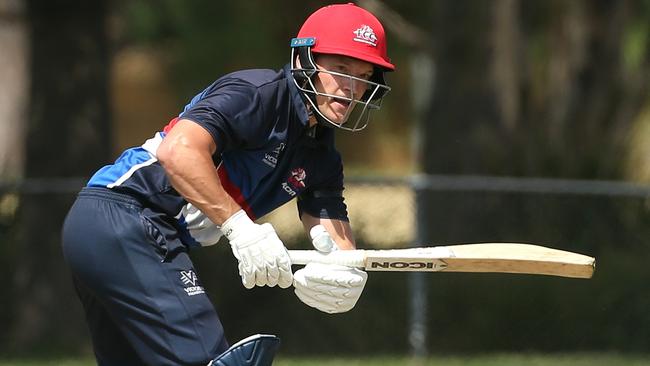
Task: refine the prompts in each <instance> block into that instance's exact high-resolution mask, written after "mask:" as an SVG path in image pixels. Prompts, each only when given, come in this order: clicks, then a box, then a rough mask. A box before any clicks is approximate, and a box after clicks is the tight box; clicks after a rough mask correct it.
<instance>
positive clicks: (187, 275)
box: [181, 269, 205, 296]
mask: <svg viewBox="0 0 650 366" xmlns="http://www.w3.org/2000/svg"><path fill="white" fill-rule="evenodd" d="M181 282H182V283H183V285H184V286H185V287H183V290H185V293H186V294H187V296H194V295H199V294H203V293H205V290H204V289H203V286H201V285H200V284H199V279H198V277H196V273H194V271H193V270H191V269H190V270H188V271H181Z"/></svg>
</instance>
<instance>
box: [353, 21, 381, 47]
mask: <svg viewBox="0 0 650 366" xmlns="http://www.w3.org/2000/svg"><path fill="white" fill-rule="evenodd" d="M353 33H354V40H355V41H357V42H361V43H366V44H369V45H371V46H374V47H377V36H376V35H375V31H374V30H372V28H370V27H369V26H367V25H365V24H364V25H362V26H361V28H359V29H357V30H355V31H354V32H353Z"/></svg>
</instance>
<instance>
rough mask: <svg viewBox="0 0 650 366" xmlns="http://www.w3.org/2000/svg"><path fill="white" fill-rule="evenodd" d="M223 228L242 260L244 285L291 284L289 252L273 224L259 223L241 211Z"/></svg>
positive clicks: (233, 248)
mask: <svg viewBox="0 0 650 366" xmlns="http://www.w3.org/2000/svg"><path fill="white" fill-rule="evenodd" d="M221 231H222V232H223V234H224V236H225V237H226V238H228V241H229V242H230V247H231V248H232V253H233V254H234V255H235V258H237V260H238V261H239V275H240V276H241V279H242V284H244V287H246V288H247V289H251V288H253V287H254V286H255V285H257V286H269V287H273V286H275V285H278V286H280V287H282V288H287V287H289V286H291V283H292V282H293V276H292V274H291V260H290V259H289V253H288V252H287V248H285V246H284V244H282V241H281V240H280V238H278V234H276V232H275V229H273V226H271V224H268V223H266V224H262V225H258V224H256V223H254V222H253V221H252V220H251V219H250V218H249V217H248V215H246V212H244V211H243V210H240V211H238V212H236V213H235V214H234V215H232V216H231V217H230V218H228V220H226V221H225V222H224V223H223V225H221Z"/></svg>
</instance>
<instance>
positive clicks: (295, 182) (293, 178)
mask: <svg viewBox="0 0 650 366" xmlns="http://www.w3.org/2000/svg"><path fill="white" fill-rule="evenodd" d="M306 178H307V172H305V169H303V168H296V169H293V170H292V171H291V175H290V176H289V178H288V179H287V181H286V182H283V183H282V189H284V190H285V192H287V193H289V195H291V197H293V196H295V195H296V194H297V193H296V191H299V190H302V189H303V188H305V182H304V181H305V179H306Z"/></svg>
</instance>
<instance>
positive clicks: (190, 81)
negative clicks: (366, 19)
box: [0, 0, 650, 353]
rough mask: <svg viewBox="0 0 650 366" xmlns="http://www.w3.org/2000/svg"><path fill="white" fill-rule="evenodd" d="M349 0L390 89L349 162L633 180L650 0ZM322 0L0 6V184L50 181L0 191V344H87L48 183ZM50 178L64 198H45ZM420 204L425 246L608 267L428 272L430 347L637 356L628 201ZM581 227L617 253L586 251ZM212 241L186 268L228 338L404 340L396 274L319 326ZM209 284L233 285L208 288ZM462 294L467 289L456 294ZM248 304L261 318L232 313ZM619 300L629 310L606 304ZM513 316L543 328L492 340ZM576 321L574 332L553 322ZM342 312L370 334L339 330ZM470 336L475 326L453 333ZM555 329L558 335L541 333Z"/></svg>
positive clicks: (156, 116) (391, 347)
mask: <svg viewBox="0 0 650 366" xmlns="http://www.w3.org/2000/svg"><path fill="white" fill-rule="evenodd" d="M357 3H358V4H359V5H361V6H364V7H366V8H368V9H369V10H371V11H373V12H374V13H375V14H376V15H377V16H378V17H379V18H380V19H381V20H382V21H383V22H384V25H385V27H386V28H387V33H388V40H389V54H390V55H391V58H392V60H393V61H394V63H395V64H396V65H397V72H395V73H392V74H390V75H388V80H389V83H390V84H391V86H392V87H393V91H392V92H391V93H390V94H389V96H388V97H387V98H386V101H385V104H384V106H383V107H382V111H381V112H380V113H378V114H377V115H376V116H375V117H374V120H373V121H372V122H371V124H370V126H369V128H368V129H367V130H366V131H364V132H363V133H362V134H360V135H359V134H357V135H354V134H339V136H338V137H339V140H338V143H339V147H340V150H341V151H342V154H343V156H344V159H345V161H346V169H347V174H348V175H360V174H368V173H373V174H381V175H391V176H405V175H409V174H412V173H416V172H422V173H428V174H463V175H500V176H518V177H547V178H579V179H607V180H618V181H627V182H637V183H648V182H649V181H650V149H649V147H648V146H650V144H649V143H648V140H649V138H650V104H649V102H650V98H649V95H648V92H649V89H648V88H649V83H648V82H649V81H650V80H649V77H650V1H648V0H621V1H608V0H575V1H572V0H527V1H523V0H519V1H518V0H494V1H481V0H463V1H459V0H431V1H398V0H383V1H378V0H360V1H358V2H357ZM325 4H327V2H323V1H316V0H304V1H300V2H296V1H289V2H280V1H262V0H250V1H214V0H212V1H210V0H192V1H182V0H131V1H126V0H100V1H93V2H86V3H78V2H75V1H65V0H55V1H47V2H43V1H39V0H0V66H1V67H0V90H1V93H0V144H1V145H0V173H1V174H2V183H3V184H4V185H3V187H14V185H17V184H18V183H19V182H21V181H23V180H25V179H28V180H29V181H30V182H36V183H38V181H39V180H42V179H49V181H48V185H49V187H50V190H49V191H48V192H41V191H39V189H38V187H39V185H38V184H36V185H33V186H29V187H27V188H29V189H28V191H29V192H28V193H23V194H17V193H15V191H12V190H10V189H7V190H5V191H6V192H8V193H5V191H0V195H1V196H0V243H1V244H2V246H1V247H0V255H1V256H0V267H1V268H0V274H2V275H3V276H2V277H3V278H5V279H7V280H6V282H5V283H6V284H7V285H6V286H7V290H6V291H5V292H4V294H3V295H1V298H0V304H2V312H1V314H0V319H1V320H2V324H3V325H4V326H3V327H2V329H1V330H0V352H11V353H16V352H27V351H29V350H35V349H43V348H51V349H55V350H58V351H60V352H82V351H84V350H86V351H87V347H88V336H87V333H85V328H84V324H83V319H82V318H81V316H80V314H81V313H80V306H79V304H78V303H77V300H76V299H75V298H74V293H73V290H72V289H71V287H70V285H69V283H68V282H69V281H68V274H67V272H66V270H65V267H64V266H63V264H62V260H61V256H60V253H59V251H60V250H59V239H58V235H59V229H60V225H61V222H62V220H63V217H64V215H65V212H66V210H67V208H68V207H69V205H70V204H71V202H72V200H73V199H74V194H73V193H72V192H70V191H69V190H66V189H65V184H69V183H70V180H66V178H67V179H72V180H73V181H74V179H77V178H79V177H81V178H84V177H88V176H89V175H90V174H92V173H93V172H94V171H95V170H96V169H97V168H98V167H100V166H101V165H103V164H106V163H108V162H110V161H112V160H113V159H114V158H115V157H116V156H117V155H118V154H119V153H120V151H121V150H122V149H124V148H125V147H128V146H133V145H140V144H141V143H142V142H143V141H144V140H145V139H147V138H149V137H150V136H151V135H152V134H153V133H154V132H155V131H157V130H159V129H160V128H161V126H163V125H164V124H166V123H167V121H168V120H169V119H171V118H173V117H174V116H176V115H177V114H178V113H179V112H180V111H181V110H182V108H183V106H184V105H185V103H187V102H188V101H189V100H190V99H191V98H192V96H194V94H196V93H198V92H199V91H201V90H202V89H203V88H204V87H206V86H207V85H209V84H210V83H211V82H212V81H213V80H214V79H216V78H217V77H219V76H220V75H223V74H225V73H227V72H230V71H234V70H238V69H243V68H272V69H278V68H280V67H282V66H283V65H284V64H285V63H287V62H288V61H289V54H290V51H289V47H288V45H289V40H290V39H291V38H292V37H293V36H294V35H295V34H296V33H297V31H298V28H299V26H300V24H301V23H302V22H303V21H304V19H305V18H306V17H307V16H308V15H309V14H310V13H311V12H313V11H314V10H315V9H317V8H319V7H320V6H323V5H325ZM360 141H363V143H362V144H360V143H359V142H360ZM57 179H58V180H61V182H62V188H61V192H60V193H59V194H52V190H54V191H56V187H57V186H56V184H54V185H53V183H52V182H55V183H56V182H57ZM22 187H23V191H22V192H25V190H24V188H25V186H22ZM30 187H31V188H30ZM30 189H31V190H30ZM19 192H20V191H19ZM418 200H419V201H418V203H419V204H421V205H422V211H421V214H422V215H424V216H426V217H428V220H430V221H431V222H432V223H435V225H432V226H431V228H429V231H426V232H424V233H423V235H422V238H423V239H424V240H426V241H427V242H429V241H430V242H449V241H455V242H458V241H489V240H503V239H504V238H507V239H510V240H515V239H522V240H529V241H539V242H553V243H558V244H561V245H562V246H564V247H565V248H567V249H575V250H579V251H584V252H589V253H593V254H598V255H601V256H603V257H606V256H610V257H616V258H617V260H620V262H618V263H609V264H606V265H605V267H604V268H606V269H609V270H610V272H608V273H614V274H613V275H610V276H605V277H602V278H601V279H600V280H598V281H596V280H595V281H593V282H590V283H589V284H588V285H584V283H581V284H580V285H577V284H575V283H574V282H569V283H564V282H562V283H561V282H555V281H553V282H543V281H542V280H539V279H517V278H515V279H513V278H508V279H504V278H503V277H499V278H495V277H489V276H488V277H481V278H477V277H473V276H458V277H454V278H455V280H454V281H452V280H451V277H447V276H441V277H436V278H435V279H434V280H432V281H431V282H432V286H435V288H436V289H437V290H436V291H439V292H441V293H444V294H446V295H447V299H448V300H447V301H446V302H436V303H435V305H434V308H433V309H432V312H435V313H436V314H445V316H446V317H447V320H445V321H443V322H442V323H436V322H434V323H432V324H431V327H432V328H434V329H435V328H440V327H443V328H444V329H446V330H447V331H448V332H449V333H448V337H445V338H444V339H440V338H438V339H437V341H438V342H439V343H438V344H437V346H438V349H440V350H445V351H459V350H460V351H466V350H471V351H477V352H480V351H486V350H503V349H532V350H536V349H540V350H557V349H587V350H595V349H602V348H607V349H619V350H632V351H636V352H641V351H647V346H648V343H647V340H648V339H650V333H648V332H650V330H649V329H650V319H649V318H648V316H647V315H644V313H645V310H646V309H647V305H650V302H649V300H648V296H647V295H646V294H642V293H636V291H635V289H637V291H642V290H641V289H642V288H643V287H644V280H645V278H647V276H648V275H649V274H648V272H647V270H643V269H642V268H640V267H639V266H643V261H644V260H645V259H647V258H648V256H649V255H648V253H649V248H648V240H647V238H648V234H650V233H649V229H648V227H649V225H648V223H649V217H648V212H647V211H648V205H647V203H646V202H645V200H630V201H625V200H608V199H593V198H586V199H585V198H584V197H573V198H571V199H565V198H563V197H557V196H546V197H543V198H530V197H522V196H517V195H515V196H513V195H507V194H505V195H486V194H470V195H468V194H464V193H456V194H444V195H441V194H439V193H437V194H436V193H431V192H428V193H427V192H425V193H424V194H422V195H421V196H418ZM504 207H507V208H508V209H507V210H504ZM504 211H507V212H506V213H504ZM468 226H470V227H471V228H470V229H468V228H467V227H468ZM596 238H600V239H601V240H602V241H601V242H600V243H604V242H605V241H607V242H609V243H614V242H617V243H621V245H620V247H615V246H614V245H613V244H612V245H611V246H609V247H608V246H606V245H605V244H596V240H595V239H596ZM586 243H590V244H589V245H588V244H586ZM623 243H624V244H623ZM303 244H304V243H303ZM401 244H404V243H401ZM298 245H302V244H298ZM367 245H368V246H372V243H367ZM618 249H625V250H626V251H625V252H623V253H617V252H616V251H617V250H618ZM210 251H211V253H210V254H206V255H205V256H204V255H202V256H201V257H200V258H197V261H198V262H201V263H204V268H208V267H209V268H213V269H212V270H211V272H210V271H208V272H206V273H204V276H205V277H208V276H209V277H211V278H219V280H218V281H216V280H215V281H214V282H213V284H208V285H206V286H214V288H218V290H214V293H216V297H217V299H215V302H216V303H217V305H218V308H219V309H220V311H223V313H225V314H229V316H228V318H226V319H225V320H224V323H225V324H226V326H227V327H232V328H234V329H233V331H232V334H234V336H233V339H236V338H237V337H238V336H240V335H246V334H245V332H250V331H256V330H257V331H262V330H269V331H276V332H278V333H281V334H282V336H283V337H284V339H285V345H286V347H288V351H290V352H327V351H332V352H335V351H337V347H336V346H337V345H336V344H335V342H334V341H332V342H326V343H325V344H322V342H314V344H301V343H300V342H301V340H304V339H305V337H307V338H309V337H310V336H313V337H315V338H318V337H321V336H322V335H323V334H328V337H329V338H332V339H337V337H340V338H339V339H343V340H344V341H345V342H346V345H347V346H346V347H344V349H343V352H369V350H371V349H372V348H373V347H374V348H377V349H382V350H384V351H385V352H404V351H405V349H406V347H407V342H406V340H405V339H404V337H398V338H399V339H387V336H386V334H392V333H399V334H403V333H405V328H406V323H407V322H408V320H407V318H408V314H406V312H407V309H406V308H405V307H404V306H403V305H404V303H403V299H404V298H405V297H406V296H407V295H406V293H405V287H404V286H403V283H404V281H405V277H404V276H401V275H392V274H391V275H390V277H389V276H388V275H386V276H384V275H381V274H379V275H377V277H375V278H377V279H381V280H377V281H374V282H369V285H368V286H369V287H368V289H367V291H366V292H367V293H366V296H364V297H363V298H362V301H361V303H360V305H359V306H360V307H361V308H363V309H364V310H363V311H355V312H351V313H349V314H344V315H342V316H340V317H337V318H336V319H331V318H327V317H325V316H324V315H322V314H317V313H314V312H307V311H306V310H305V309H304V307H303V306H302V305H301V304H299V303H298V302H297V301H287V297H288V295H287V294H283V295H278V292H277V291H275V290H274V289H261V290H256V291H253V292H247V291H244V290H243V289H241V288H240V287H236V285H238V284H239V281H238V279H237V278H236V270H235V269H234V267H233V265H234V264H233V262H232V260H231V258H230V257H229V256H228V255H227V254H224V253H225V251H226V249H224V248H223V247H221V248H217V249H214V250H212V249H210ZM615 253H616V254H615ZM215 263H216V264H215ZM206 282H209V280H206ZM224 282H228V283H230V284H231V285H227V286H222V287H221V288H220V287H219V285H217V283H219V284H222V283H224ZM504 283H506V284H507V285H508V287H509V288H510V289H511V293H510V294H509V295H510V297H508V298H506V299H504V298H497V297H495V295H491V294H490V293H488V291H486V290H485V289H495V288H499V287H500V286H503V284H504ZM382 286H383V287H382ZM531 288H535V289H536V291H535V294H534V295H531V291H530V289H531ZM467 289H473V290H475V291H474V293H475V294H480V295H481V296H483V297H482V299H483V302H482V303H473V302H471V301H470V302H468V301H467V300H468V299H469V298H470V297H468V296H469V294H470V293H472V291H467ZM385 294H393V295H394V296H388V297H387V296H385ZM594 296H596V298H595V299H594V298H593V297H594ZM232 299H238V300H232ZM512 299H517V300H518V301H521V302H523V303H524V304H525V306H524V307H523V308H522V309H523V310H522V309H519V310H513V311H512V312H510V311H508V312H507V313H508V314H503V313H494V312H493V313H489V312H488V311H485V310H484V309H487V308H493V307H490V306H488V305H493V306H494V307H497V308H498V307H505V308H506V309H508V308H509V307H510V306H511V304H512V303H511V302H508V301H512ZM626 299H628V300H629V302H626ZM591 300H593V301H594V302H596V303H597V304H599V305H598V306H594V305H593V304H592V303H591V302H590V301H591ZM474 301H476V300H474ZM259 303H263V304H265V309H264V311H261V314H260V315H259V317H254V318H251V319H247V318H246V317H245V315H246V314H247V313H250V312H255V311H258V310H256V307H255V306H254V304H259ZM590 304H591V305H590ZM620 309H625V311H626V312H625V314H623V315H618V316H617V314H618V310H620ZM271 310H273V311H271ZM531 311H534V312H535V314H536V316H537V318H536V319H535V320H534V321H533V322H534V324H537V325H540V326H541V323H543V322H545V321H546V322H548V320H549V319H551V320H552V321H551V324H550V326H549V327H548V328H549V329H547V330H546V331H544V332H539V334H530V333H526V332H530V329H531V328H524V330H517V329H516V328H505V329H502V331H501V332H500V337H494V335H493V333H492V332H493V331H494V330H495V329H499V324H505V323H508V322H510V323H509V324H511V323H514V322H523V323H525V322H527V321H531V320H530V319H529V317H531V315H530V312H531ZM295 314H300V321H297V320H295V318H294V315H295ZM386 314H391V316H387V315H386ZM558 314H559V315H558ZM554 315H555V316H554ZM571 317H573V319H574V320H573V321H572V320H571V319H572V318H571ZM620 317H623V318H624V319H622V320H621V319H620ZM387 318H390V319H387ZM508 318H510V319H508ZM377 319H383V321H380V322H378V321H377ZM452 319H453V320H452ZM575 319H578V320H579V321H580V323H581V324H582V325H581V326H580V327H578V328H577V329H570V328H571V327H572V326H573V325H574V323H573V322H574V321H575ZM598 322H601V323H602V327H601V326H599V325H598V324H597V323H598ZM278 323H281V324H278ZM287 324H291V326H287ZM360 324H373V326H374V327H376V330H377V331H376V332H370V333H372V334H364V337H365V338H364V337H361V336H355V334H358V330H357V331H354V329H355V328H354V327H356V326H359V325H360ZM452 328H456V329H457V330H456V331H455V332H454V331H453V329H452ZM472 328H473V329H474V330H475V334H474V335H473V336H472V335H467V334H465V333H466V330H467V329H472ZM558 328H562V329H564V330H565V331H567V332H565V333H562V332H557V331H555V332H554V331H553V329H558ZM605 328H607V329H609V330H611V332H608V333H603V329H605ZM289 329H291V331H290V330H289ZM361 329H367V325H364V326H363V328H361ZM463 329H464V330H465V332H461V330H463ZM346 332H348V333H349V334H350V335H347V336H346V335H343V333H346ZM522 332H523V333H522ZM242 333H244V334H242ZM364 333H367V332H364ZM557 333H562V334H566V335H564V336H562V335H558V334H557ZM577 334H581V335H580V336H577ZM585 334H589V336H587V335H585Z"/></svg>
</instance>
